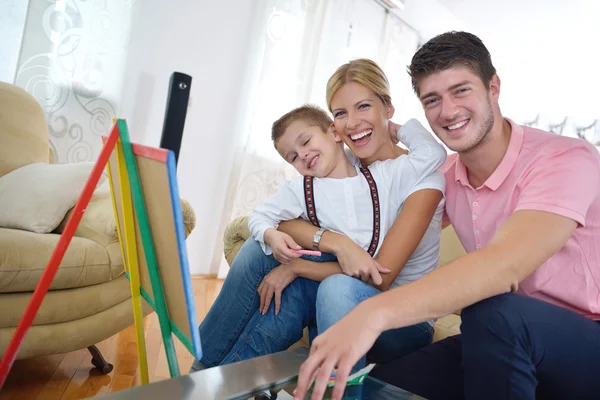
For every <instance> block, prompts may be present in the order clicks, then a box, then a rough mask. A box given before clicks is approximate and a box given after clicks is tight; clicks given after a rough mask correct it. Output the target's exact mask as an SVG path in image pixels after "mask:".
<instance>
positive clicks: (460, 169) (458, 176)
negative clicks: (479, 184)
mask: <svg viewBox="0 0 600 400" xmlns="http://www.w3.org/2000/svg"><path fill="white" fill-rule="evenodd" d="M506 120H507V121H508V123H509V124H510V126H511V134H510V141H509V142H508V148H507V149H506V153H505V154H504V158H502V161H501V162H500V165H498V167H497V168H496V170H495V171H494V172H493V173H492V175H491V176H490V177H489V178H488V179H487V180H486V181H485V183H484V184H483V185H484V186H487V187H488V188H490V189H491V190H494V191H495V190H497V189H498V188H499V187H500V185H502V183H503V182H504V180H505V179H506V177H507V176H508V174H509V173H510V171H512V169H513V167H514V166H515V164H516V162H517V158H518V157H519V153H520V151H521V146H522V145H523V127H522V126H521V125H518V124H516V123H514V122H513V121H512V120H511V119H508V118H506ZM454 180H455V181H456V182H460V183H461V184H462V185H463V186H468V187H471V184H470V183H469V178H468V175H467V167H466V166H465V164H463V162H462V161H461V159H460V156H459V157H457V158H456V165H455V170H454Z"/></svg>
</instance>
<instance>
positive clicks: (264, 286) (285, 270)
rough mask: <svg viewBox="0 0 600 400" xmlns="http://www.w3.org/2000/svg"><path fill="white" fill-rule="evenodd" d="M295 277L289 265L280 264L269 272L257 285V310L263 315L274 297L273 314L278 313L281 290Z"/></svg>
mask: <svg viewBox="0 0 600 400" xmlns="http://www.w3.org/2000/svg"><path fill="white" fill-rule="evenodd" d="M294 279H296V274H295V273H294V272H293V271H292V267H291V266H289V265H280V266H279V267H275V268H274V269H273V270H271V272H269V273H268V274H267V275H266V276H265V277H264V278H263V280H262V282H261V283H260V285H259V286H258V294H259V295H260V306H259V310H260V312H261V314H263V315H265V314H266V313H267V311H268V310H269V306H270V305H271V300H273V297H275V315H277V314H279V310H280V308H281V292H283V289H285V288H286V287H287V286H288V285H289V284H290V283H292V282H293V281H294Z"/></svg>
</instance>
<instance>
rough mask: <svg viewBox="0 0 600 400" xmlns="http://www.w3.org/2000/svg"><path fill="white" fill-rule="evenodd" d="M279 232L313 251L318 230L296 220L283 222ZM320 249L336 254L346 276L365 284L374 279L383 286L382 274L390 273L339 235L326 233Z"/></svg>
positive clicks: (309, 224) (302, 221) (350, 241)
mask: <svg viewBox="0 0 600 400" xmlns="http://www.w3.org/2000/svg"><path fill="white" fill-rule="evenodd" d="M278 230H280V231H282V232H284V233H287V234H288V235H290V236H291V237H292V238H293V239H294V241H296V243H298V244H299V245H300V246H302V247H304V248H307V249H312V245H313V244H312V238H313V236H314V235H315V233H316V232H317V230H318V228H317V227H316V226H314V225H312V224H311V223H309V222H307V221H305V220H301V219H295V220H290V221H285V222H282V223H281V224H280V225H279V228H278ZM319 249H320V250H321V251H323V252H326V253H333V254H335V255H336V256H337V258H338V262H339V265H340V268H341V270H342V272H343V273H344V274H346V275H349V276H353V277H356V278H360V279H361V280H363V281H365V282H367V281H368V280H369V279H372V281H373V282H374V283H376V284H381V283H382V282H383V279H382V277H381V273H384V274H385V273H389V272H390V271H389V270H388V269H387V268H384V267H382V266H381V265H379V263H378V262H377V261H376V260H374V259H373V258H372V257H371V255H370V254H369V253H367V251H365V250H364V249H363V248H362V247H360V246H359V245H357V244H356V243H354V242H353V241H352V240H351V239H349V238H348V237H346V236H344V235H340V234H338V233H334V232H329V231H325V233H323V236H322V237H321V242H320V244H319Z"/></svg>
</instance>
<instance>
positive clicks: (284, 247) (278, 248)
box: [264, 228, 302, 264]
mask: <svg viewBox="0 0 600 400" xmlns="http://www.w3.org/2000/svg"><path fill="white" fill-rule="evenodd" d="M264 240H265V243H266V244H268V245H269V246H271V248H272V249H273V257H275V259H276V260H277V261H279V262H280V263H282V264H288V263H289V262H290V261H292V260H293V259H295V258H298V257H300V254H297V253H294V252H293V251H292V250H300V249H301V248H302V247H300V246H299V245H298V243H296V242H294V239H292V237H291V236H290V235H288V234H287V233H283V232H279V231H278V230H276V229H273V228H269V229H267V230H266V231H265V236H264Z"/></svg>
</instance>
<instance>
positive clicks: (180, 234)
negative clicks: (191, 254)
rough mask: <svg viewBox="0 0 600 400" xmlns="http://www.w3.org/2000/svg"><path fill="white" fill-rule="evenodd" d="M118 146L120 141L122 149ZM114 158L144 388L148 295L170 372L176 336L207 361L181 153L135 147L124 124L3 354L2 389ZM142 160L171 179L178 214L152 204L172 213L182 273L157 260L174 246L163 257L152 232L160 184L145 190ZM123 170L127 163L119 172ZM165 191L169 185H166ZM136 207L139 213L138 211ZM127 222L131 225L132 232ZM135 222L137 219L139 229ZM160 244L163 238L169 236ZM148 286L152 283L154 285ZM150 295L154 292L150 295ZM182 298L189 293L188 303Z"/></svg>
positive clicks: (108, 142) (116, 129)
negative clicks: (182, 196) (178, 161)
mask: <svg viewBox="0 0 600 400" xmlns="http://www.w3.org/2000/svg"><path fill="white" fill-rule="evenodd" d="M119 138H120V140H119ZM117 142H119V145H118V146H117ZM115 148H116V149H117V151H116V152H115V151H114V150H115ZM113 153H114V154H115V157H116V161H117V163H114V161H113V166H112V167H111V166H110V165H109V177H110V179H111V192H112V197H113V207H114V211H115V216H116V217H117V218H118V220H117V232H118V234H119V240H120V243H121V246H122V248H121V251H122V255H123V262H124V265H125V266H126V267H125V269H126V274H127V277H128V278H129V279H130V282H131V283H130V288H131V291H132V302H133V309H134V322H135V325H136V336H137V340H138V352H139V362H140V367H141V376H142V383H147V382H148V367H147V360H146V352H145V341H144V334H143V321H142V315H143V314H142V311H141V300H140V297H142V298H144V300H146V302H147V303H148V304H149V305H150V306H151V307H152V308H153V309H155V310H156V312H157V314H158V317H159V323H160V328H161V333H162V336H163V341H164V343H165V350H166V354H167V361H168V364H169V371H170V374H171V376H172V377H173V376H177V375H179V366H178V364H177V358H176V354H175V348H174V345H173V338H172V336H173V334H174V335H175V336H176V337H177V338H178V339H179V340H181V342H182V343H183V344H184V346H185V347H186V348H187V349H188V350H189V351H190V352H191V353H192V354H193V355H194V356H195V357H196V358H197V359H200V358H201V357H202V348H201V345H200V335H199V332H198V329H197V326H198V322H197V319H196V312H195V306H194V301H193V291H192V286H191V279H190V275H189V266H188V259H187V251H186V247H185V231H184V224H183V216H182V211H181V206H180V203H179V193H178V192H179V191H178V187H177V178H176V168H175V157H174V154H173V152H172V151H168V150H164V149H156V148H150V147H147V146H140V145H132V144H131V142H130V140H129V131H128V129H127V124H126V123H125V121H124V120H121V119H119V120H117V123H116V124H115V125H114V126H113V129H112V130H111V133H110V135H109V136H108V137H106V138H104V147H103V148H102V150H101V151H100V155H99V156H98V159H97V160H96V163H95V165H94V168H93V169H92V172H91V174H90V176H89V178H88V180H87V182H86V183H85V185H84V187H83V190H82V192H81V194H80V195H79V198H78V199H77V202H76V204H75V207H74V208H73V212H72V213H71V216H70V217H69V219H68V221H67V224H66V226H65V229H64V230H63V233H62V235H61V236H60V238H59V240H58V243H57V245H56V247H55V248H54V251H53V252H52V254H51V256H50V259H49V260H48V263H47V265H46V268H45V269H44V272H43V274H42V276H41V278H40V281H39V282H38V284H37V286H36V288H35V290H34V292H33V294H32V296H31V299H30V301H29V303H28V305H27V308H26V309H25V312H24V314H23V316H22V317H21V320H20V321H19V324H18V326H17V329H16V330H15V333H14V335H13V337H12V339H11V341H10V343H9V344H8V347H7V349H6V351H5V352H4V355H3V356H2V360H1V362H0V390H1V389H2V386H3V385H4V382H5V381H6V378H7V376H8V373H9V371H10V369H11V367H12V365H13V363H14V361H15V358H16V355H17V353H18V351H19V348H20V347H21V344H22V342H23V339H24V337H25V334H26V333H27V331H28V330H29V328H30V327H31V324H32V323H33V320H34V318H35V316H36V314H37V312H38V311H39V308H40V306H41V304H42V301H43V299H44V297H45V295H46V293H47V292H48V289H49V287H50V284H51V283H52V280H53V279H54V276H55V275H56V271H57V270H58V267H59V265H60V263H61V261H62V259H63V257H64V255H65V252H66V251H67V248H68V246H69V244H70V242H71V240H72V238H73V236H74V234H75V231H76V229H77V226H78V225H79V222H80V221H81V218H82V217H83V214H84V212H85V209H86V208H87V205H88V204H89V202H90V199H91V197H92V195H93V193H94V190H95V188H96V185H97V184H98V181H99V179H100V176H101V175H102V172H103V170H104V168H105V166H106V165H107V164H110V162H111V160H115V159H114V158H112V156H111V155H113ZM142 160H154V161H155V162H159V163H162V166H163V170H164V171H165V173H166V176H167V182H168V185H167V186H168V190H167V192H168V195H169V201H168V203H170V204H171V207H169V208H168V209H170V211H171V212H170V213H169V212H167V213H165V212H164V204H163V205H162V208H159V209H156V205H154V206H151V207H150V218H153V215H161V216H163V217H164V216H165V215H168V216H170V217H171V218H172V221H173V227H174V228H173V229H172V230H169V231H168V233H167V236H169V235H170V237H171V239H172V238H173V237H174V238H175V239H174V240H175V241H176V245H175V246H174V247H175V248H176V249H177V251H176V252H175V254H177V257H178V258H177V259H178V264H179V268H175V269H174V268H172V265H170V264H169V262H164V263H162V264H161V263H159V262H158V261H161V259H162V258H163V257H162V256H161V254H163V253H164V252H163V250H164V249H163V248H165V247H167V250H168V247H169V246H168V245H167V246H165V244H164V243H163V242H162V241H159V245H158V247H159V251H158V258H157V252H156V249H155V243H154V240H153V233H155V232H156V229H159V228H158V227H152V226H151V225H150V222H149V218H148V217H149V214H148V210H147V208H146V204H145V197H144V196H145V195H147V194H148V193H144V191H145V189H147V188H148V187H154V186H155V185H154V184H153V183H150V184H147V185H145V186H144V185H143V181H144V180H145V179H149V180H150V182H152V180H153V179H154V178H155V177H152V176H146V173H144V172H142V174H141V177H142V179H140V174H139V171H138V165H137V163H138V162H141V163H143V161H142ZM117 165H120V168H119V166H117ZM123 166H124V168H123ZM115 167H116V168H115ZM111 170H112V173H111ZM115 170H117V171H118V174H114V172H115ZM142 170H143V168H142ZM117 176H118V177H119V178H118V179H119V183H118V184H115V181H116V179H115V178H116V177H117ZM141 181H142V182H141ZM127 183H128V184H127ZM163 186H165V184H164V183H163ZM117 188H118V189H119V190H118V193H119V196H117V195H116V189H117ZM148 190H150V194H152V193H151V191H152V190H151V189H148ZM128 193H129V194H130V197H128ZM131 199H133V208H132V207H131V204H132V202H131V201H130V200H131ZM146 199H150V202H152V200H151V199H152V197H146ZM165 203H167V202H165ZM119 204H121V205H127V206H126V207H121V210H128V211H127V213H128V216H127V218H125V217H124V213H121V214H119V213H118V210H119ZM132 209H133V212H131V210H132ZM125 220H127V228H125ZM133 221H137V224H136V223H134V222H133ZM136 228H137V231H135V233H136V235H135V236H133V235H132V233H133V232H134V230H135V229H136ZM161 228H164V227H161ZM159 233H160V230H159ZM173 234H174V235H173ZM161 239H164V237H162V238H161ZM140 242H141V243H140ZM133 243H135V248H133V246H130V244H133ZM171 247H173V246H171ZM140 248H141V249H143V251H142V252H140V251H139V249H140ZM166 254H171V259H175V258H174V257H173V256H172V254H173V252H169V251H167V253H166ZM136 261H137V262H136ZM140 261H142V268H140V266H139V264H140ZM136 264H137V265H136ZM136 266H137V268H136ZM170 267H171V268H170ZM174 270H177V271H178V274H179V279H177V278H175V277H176V276H177V275H176V274H175V273H174ZM165 277H166V278H167V279H166V282H164V283H165V284H166V285H165V286H166V287H167V288H168V289H167V290H166V292H167V295H166V297H165V291H164V290H163V282H162V278H165ZM148 281H150V283H149V284H148ZM149 292H150V293H152V294H153V295H151V294H150V293H149ZM181 296H183V301H182V297H181ZM182 308H183V309H184V310H186V311H185V312H184V314H185V315H186V317H187V318H185V319H184V318H182V313H181V309H182ZM169 310H170V311H171V314H172V315H170V313H169ZM186 325H187V326H186ZM144 381H145V382H144Z"/></svg>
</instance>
